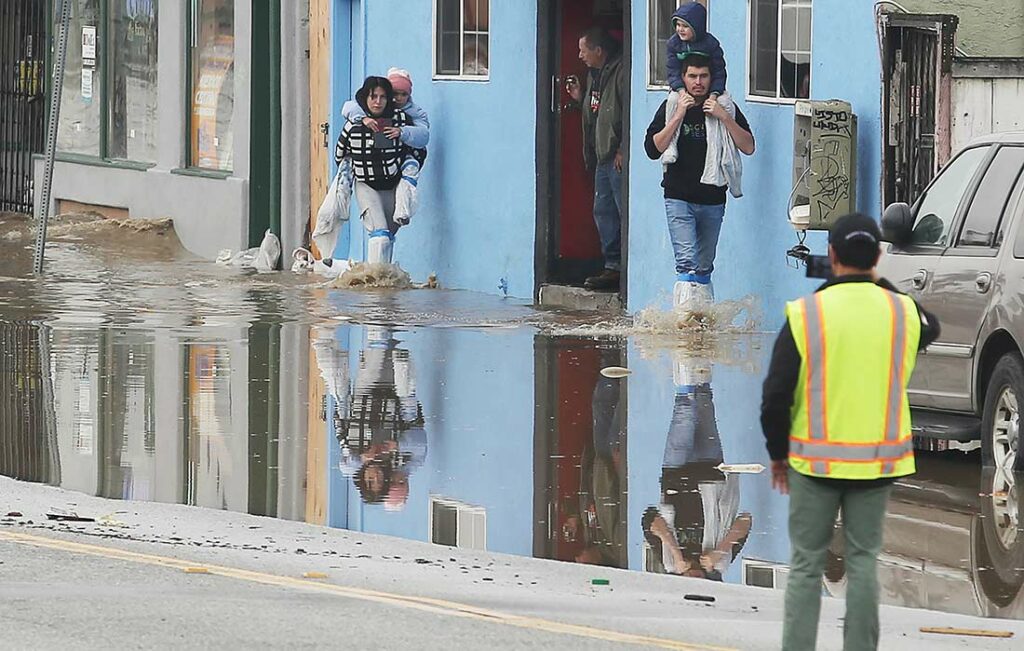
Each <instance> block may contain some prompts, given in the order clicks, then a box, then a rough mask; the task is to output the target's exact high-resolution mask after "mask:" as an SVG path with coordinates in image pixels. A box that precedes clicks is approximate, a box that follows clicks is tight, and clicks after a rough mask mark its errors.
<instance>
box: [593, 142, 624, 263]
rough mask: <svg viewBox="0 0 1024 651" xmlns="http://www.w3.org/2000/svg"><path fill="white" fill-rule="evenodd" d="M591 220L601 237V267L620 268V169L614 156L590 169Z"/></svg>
mask: <svg viewBox="0 0 1024 651" xmlns="http://www.w3.org/2000/svg"><path fill="white" fill-rule="evenodd" d="M594 223H595V224H597V234H598V235H599V236H600V238H601V255H602V256H604V268H605V269H615V270H619V269H621V268H622V172H619V171H617V170H616V169H615V160H614V159H612V160H610V161H608V162H607V163H598V164H597V169H596V170H595V171H594Z"/></svg>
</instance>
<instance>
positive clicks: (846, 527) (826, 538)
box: [782, 468, 892, 651]
mask: <svg viewBox="0 0 1024 651" xmlns="http://www.w3.org/2000/svg"><path fill="white" fill-rule="evenodd" d="M891 491H892V484H885V485H883V486H873V487H871V488H840V487H834V486H833V485H830V484H828V483H826V482H821V481H816V480H814V479H811V478H810V477H806V476H804V475H801V474H800V473H798V472H796V471H795V470H793V469H792V468H791V469H790V471H789V540H790V545H791V546H792V561H791V564H790V568H789V577H788V582H787V585H786V618H785V624H784V626H783V632H782V648H783V649H785V650H786V651H803V650H804V649H814V646H815V643H816V641H817V637H818V617H819V615H820V614H821V593H822V584H821V575H822V572H823V571H824V569H825V556H826V552H827V550H828V547H829V544H830V543H831V542H832V535H833V531H834V528H835V523H836V516H837V515H838V514H839V512H840V510H842V514H843V532H844V534H845V542H846V544H845V553H844V559H845V562H846V578H847V587H846V621H845V623H844V625H843V649H845V651H858V650H860V649H876V648H878V566H877V561H878V552H879V551H880V550H881V548H882V521H883V520H884V518H885V507H886V502H887V501H888V499H889V493H890V492H891Z"/></svg>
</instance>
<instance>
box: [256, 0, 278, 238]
mask: <svg viewBox="0 0 1024 651" xmlns="http://www.w3.org/2000/svg"><path fill="white" fill-rule="evenodd" d="M251 52H252V61H251V66H250V68H251V72H250V76H249V78H250V79H251V80H252V86H251V97H250V102H249V125H250V126H249V129H250V137H249V170H250V171H249V246H259V244H260V242H261V240H262V239H263V233H264V232H265V231H266V230H267V229H270V230H271V231H272V232H273V233H274V234H276V235H277V236H278V237H280V236H281V0H253V1H252V34H251Z"/></svg>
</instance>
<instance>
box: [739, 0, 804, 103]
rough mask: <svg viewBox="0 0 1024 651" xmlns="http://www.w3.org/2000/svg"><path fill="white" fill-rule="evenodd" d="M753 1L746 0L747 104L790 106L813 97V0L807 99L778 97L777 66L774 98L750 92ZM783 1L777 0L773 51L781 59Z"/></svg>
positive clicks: (779, 82)
mask: <svg viewBox="0 0 1024 651" xmlns="http://www.w3.org/2000/svg"><path fill="white" fill-rule="evenodd" d="M752 2H753V0H747V52H746V65H745V66H744V68H745V69H746V79H745V80H744V86H745V88H746V97H747V101H749V102H759V103H762V104H784V105H792V104H796V103H797V102H800V101H807V100H809V99H811V98H812V97H814V78H815V77H816V76H817V75H815V74H814V0H810V2H811V25H810V27H811V40H810V43H809V44H808V46H807V47H808V49H807V52H808V54H809V55H810V57H811V61H810V63H811V83H810V86H809V87H808V90H807V97H779V93H780V92H781V90H782V66H781V65H779V66H777V67H776V68H775V97H769V96H768V95H755V94H753V93H751V92H750V68H751V60H750V54H751V49H752V46H753V40H754V39H753V36H754V30H753V27H754V26H753V24H752V23H751V18H752V17H753V10H752V9H751V3H752ZM783 2H784V0H779V13H778V16H777V17H776V22H777V27H778V30H777V31H778V35H777V38H778V40H777V42H776V44H775V51H776V53H777V54H778V55H779V56H780V57H781V56H782V5H783Z"/></svg>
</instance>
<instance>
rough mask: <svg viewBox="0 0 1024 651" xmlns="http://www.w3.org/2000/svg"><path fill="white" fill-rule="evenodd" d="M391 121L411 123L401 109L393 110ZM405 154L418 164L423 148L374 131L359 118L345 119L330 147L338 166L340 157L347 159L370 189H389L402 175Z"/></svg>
mask: <svg viewBox="0 0 1024 651" xmlns="http://www.w3.org/2000/svg"><path fill="white" fill-rule="evenodd" d="M391 121H392V124H393V125H394V126H396V127H403V126H408V125H410V124H411V121H410V120H409V117H408V116H407V115H406V114H405V112H404V111H395V112H394V115H393V116H392V118H391ZM382 145H383V146H382ZM409 156H411V157H413V158H415V159H416V160H417V161H418V162H419V163H420V164H422V163H423V161H424V160H425V159H426V156H427V151H426V150H425V149H412V148H411V147H408V146H406V145H404V144H402V143H401V142H399V141H398V140H391V139H389V138H387V137H385V136H384V134H383V133H376V134H375V133H374V132H373V131H371V130H370V129H369V128H368V127H366V126H365V125H364V124H363V123H362V122H361V121H355V122H345V126H344V127H343V128H342V130H341V135H340V136H338V144H337V145H336V146H335V148H334V160H335V162H337V163H338V164H339V165H340V164H341V161H342V159H344V158H346V157H347V158H350V159H351V160H352V171H353V173H354V174H355V177H356V180H358V181H362V182H363V183H365V184H366V185H368V186H370V187H371V188H373V189H374V190H393V189H394V188H395V187H396V186H397V185H398V182H399V181H400V180H401V178H402V162H403V161H404V160H405V159H406V157H409Z"/></svg>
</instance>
